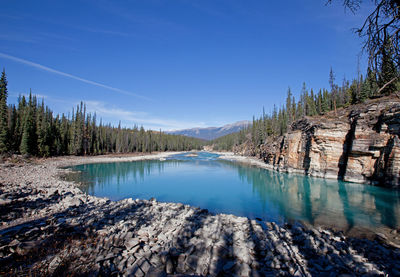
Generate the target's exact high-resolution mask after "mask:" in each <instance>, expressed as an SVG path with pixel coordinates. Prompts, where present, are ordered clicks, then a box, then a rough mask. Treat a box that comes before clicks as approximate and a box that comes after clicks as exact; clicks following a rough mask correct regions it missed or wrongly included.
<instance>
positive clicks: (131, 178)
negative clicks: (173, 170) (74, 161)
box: [75, 160, 179, 193]
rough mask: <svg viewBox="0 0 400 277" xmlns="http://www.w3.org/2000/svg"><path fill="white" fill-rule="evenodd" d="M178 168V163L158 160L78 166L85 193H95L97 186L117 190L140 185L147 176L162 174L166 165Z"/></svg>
mask: <svg viewBox="0 0 400 277" xmlns="http://www.w3.org/2000/svg"><path fill="white" fill-rule="evenodd" d="M166 163H168V165H169V166H174V167H178V166H179V162H178V161H168V162H165V161H164V162H161V161H157V160H148V161H135V162H118V163H98V164H86V165H80V166H76V167H75V169H77V170H80V171H81V172H82V173H81V175H80V181H81V183H82V185H83V186H82V189H83V190H84V191H85V192H90V193H93V191H94V188H95V186H97V187H99V188H105V187H107V186H114V185H116V186H117V188H118V187H119V185H120V184H122V183H128V182H130V183H140V182H143V181H144V179H145V177H146V176H150V175H152V174H155V173H158V174H160V173H162V172H163V171H164V167H165V164H166Z"/></svg>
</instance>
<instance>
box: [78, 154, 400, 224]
mask: <svg viewBox="0 0 400 277" xmlns="http://www.w3.org/2000/svg"><path fill="white" fill-rule="evenodd" d="M187 154H188V153H184V154H179V155H175V156H171V157H169V158H167V160H165V161H160V160H148V161H137V162H117V163H100V164H85V165H79V166H75V167H73V169H75V170H78V171H81V174H80V175H79V179H80V181H81V182H82V183H83V184H84V185H83V187H82V188H83V190H84V191H86V192H87V193H89V194H91V195H95V196H100V197H107V198H109V199H111V200H120V199H124V198H128V197H131V198H134V199H135V198H139V199H149V198H152V197H155V198H156V199H157V200H159V201H166V202H180V203H184V204H189V205H192V206H197V207H201V208H204V209H208V210H209V211H211V212H214V213H230V214H235V215H239V216H247V217H250V218H260V219H262V220H268V221H275V222H277V223H282V222H285V221H291V220H301V221H305V222H308V223H310V224H317V225H327V224H330V225H333V226H337V227H341V228H345V229H351V228H354V227H361V228H367V229H376V228H380V227H390V228H399V227H400V193H399V191H396V190H389V189H384V188H379V187H373V186H368V185H362V184H353V183H345V182H341V181H336V180H326V179H321V178H311V177H307V176H300V175H289V174H282V173H278V172H274V171H269V170H265V169H260V168H256V167H252V166H245V165H243V164H238V163H235V162H230V161H225V160H220V159H218V158H217V157H218V155H216V154H211V153H207V152H198V156H197V157H188V156H187Z"/></svg>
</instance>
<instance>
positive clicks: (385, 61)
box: [379, 42, 398, 95]
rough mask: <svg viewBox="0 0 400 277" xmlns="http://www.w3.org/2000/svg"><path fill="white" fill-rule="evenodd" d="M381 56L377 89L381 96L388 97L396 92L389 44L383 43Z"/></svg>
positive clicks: (395, 73)
mask: <svg viewBox="0 0 400 277" xmlns="http://www.w3.org/2000/svg"><path fill="white" fill-rule="evenodd" d="M381 56H382V64H381V72H380V74H379V87H380V88H381V89H382V91H381V94H383V95H389V94H391V93H392V92H394V91H396V83H395V81H394V80H396V78H397V77H398V73H397V70H396V66H395V64H394V61H393V54H392V52H391V49H390V47H389V42H385V44H384V46H383V48H382V53H381Z"/></svg>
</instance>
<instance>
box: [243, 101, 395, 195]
mask: <svg viewBox="0 0 400 277" xmlns="http://www.w3.org/2000/svg"><path fill="white" fill-rule="evenodd" d="M399 135H400V99H398V98H394V97H386V98H380V99H375V100H371V101H369V102H367V103H366V104H362V105H361V104H360V105H355V106H351V107H349V108H345V109H340V110H338V112H337V114H336V115H335V114H334V112H330V113H329V114H327V115H324V116H322V117H304V118H303V119H301V120H299V121H296V122H294V123H293V124H292V126H291V130H290V131H289V132H288V133H287V134H286V135H284V136H282V137H273V138H272V137H271V138H269V139H268V140H267V142H266V143H265V144H264V145H262V146H261V148H260V150H259V153H257V155H258V156H259V157H260V158H262V159H263V160H264V161H265V162H266V163H267V164H270V165H271V167H272V168H274V169H276V170H278V171H284V172H295V173H304V174H306V175H311V176H317V177H324V178H334V179H340V180H344V181H350V182H357V183H370V184H375V185H382V186H391V187H398V186H400V139H399ZM246 151H247V152H249V151H248V150H246Z"/></svg>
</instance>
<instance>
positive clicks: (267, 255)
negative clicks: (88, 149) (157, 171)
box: [0, 153, 400, 276]
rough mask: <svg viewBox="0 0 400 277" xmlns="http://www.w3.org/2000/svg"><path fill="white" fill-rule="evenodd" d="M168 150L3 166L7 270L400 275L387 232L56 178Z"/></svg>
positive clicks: (0, 263)
mask: <svg viewBox="0 0 400 277" xmlns="http://www.w3.org/2000/svg"><path fill="white" fill-rule="evenodd" d="M166 155H168V154H165V153H162V154H157V155H155V156H143V157H111V158H109V157H93V158H82V157H66V158H54V159H47V160H35V161H30V162H19V163H16V162H5V163H3V164H0V217H1V225H0V275H8V276H9V275H18V276H20V275H46V276H59V275H85V276H86V275H92V276H96V275H102V276H110V275H112V276H167V275H176V276H182V275H191V276H362V275H363V276H364V275H370V276H387V275H389V276H399V275H400V263H399V262H398V261H399V260H400V249H399V248H398V247H396V246H395V245H393V244H390V243H386V242H385V237H384V235H381V236H378V237H377V238H376V239H375V240H367V239H360V238H350V237H345V236H344V235H343V234H342V233H340V232H333V231H331V230H325V229H321V228H313V227H305V226H302V225H300V224H298V223H294V224H291V225H285V226H278V225H276V224H274V223H269V222H263V221H258V220H249V219H247V218H243V217H236V216H233V215H226V214H217V215H215V214H211V213H209V212H208V211H207V210H202V209H200V208H194V207H190V206H187V205H183V204H176V203H161V202H158V201H156V200H155V199H151V200H133V199H126V200H121V201H117V202H113V201H109V200H107V199H102V198H97V197H93V196H89V195H86V194H84V193H83V192H82V191H81V190H80V189H79V188H77V187H76V186H75V185H74V184H73V183H70V182H67V181H63V180H60V178H59V176H60V174H63V173H65V172H66V171H67V170H65V169H61V167H63V166H68V165H73V164H79V163H92V162H105V161H115V160H118V161H122V160H138V159H150V158H164V157H165V156H166ZM394 232H396V231H395V230H394ZM395 235H397V233H396V234H395Z"/></svg>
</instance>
